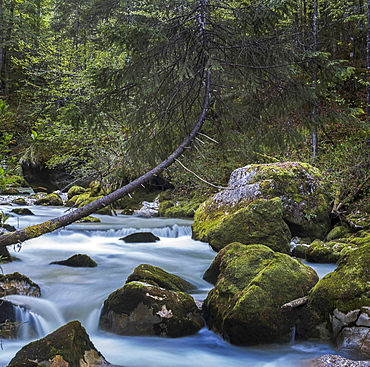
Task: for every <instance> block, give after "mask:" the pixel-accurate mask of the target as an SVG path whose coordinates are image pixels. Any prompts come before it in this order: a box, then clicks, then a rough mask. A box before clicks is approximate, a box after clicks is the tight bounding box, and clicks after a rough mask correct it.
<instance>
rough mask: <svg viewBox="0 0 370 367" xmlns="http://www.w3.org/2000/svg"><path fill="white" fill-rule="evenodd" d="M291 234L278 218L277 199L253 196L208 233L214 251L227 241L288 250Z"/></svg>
mask: <svg viewBox="0 0 370 367" xmlns="http://www.w3.org/2000/svg"><path fill="white" fill-rule="evenodd" d="M291 237H292V236H291V233H290V231H289V228H288V226H287V225H286V223H285V222H284V221H283V219H282V205H281V200H280V198H274V199H271V200H265V199H257V200H255V201H253V202H252V203H251V204H249V205H248V206H247V207H246V208H243V209H240V210H238V211H237V212H236V213H234V214H232V215H229V216H225V218H224V219H223V220H222V221H221V222H220V223H219V224H218V225H217V226H216V227H214V228H212V229H211V230H210V231H209V233H208V241H209V244H210V245H211V246H212V248H213V249H214V250H215V251H219V250H220V249H221V248H222V247H224V246H226V245H228V244H229V243H231V242H241V243H243V244H245V245H250V244H262V245H266V246H268V247H270V248H272V249H273V250H275V251H280V252H285V253H287V252H289V241H290V239H291Z"/></svg>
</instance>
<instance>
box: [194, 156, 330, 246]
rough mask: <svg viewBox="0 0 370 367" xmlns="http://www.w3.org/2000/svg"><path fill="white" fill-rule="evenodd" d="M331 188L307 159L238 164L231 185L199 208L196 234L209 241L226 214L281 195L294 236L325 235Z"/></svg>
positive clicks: (231, 177) (312, 237)
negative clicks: (210, 234)
mask: <svg viewBox="0 0 370 367" xmlns="http://www.w3.org/2000/svg"><path fill="white" fill-rule="evenodd" d="M327 191H328V190H327V187H326V186H325V184H324V181H323V178H322V176H321V174H320V172H319V171H318V170H317V169H316V168H314V167H312V166H310V165H309V164H306V163H301V162H285V163H272V164H252V165H248V166H245V167H242V168H238V169H236V170H235V171H233V172H232V174H231V176H230V180H229V185H228V188H227V189H226V190H223V191H221V192H219V193H217V194H215V195H214V196H213V197H211V198H210V199H208V200H207V201H206V202H204V203H203V204H202V205H201V206H200V207H199V208H198V210H197V211H196V213H195V216H194V225H193V237H194V238H195V239H199V240H202V241H205V242H209V233H210V232H211V230H212V229H213V228H215V227H216V226H218V225H219V224H220V223H221V222H222V221H223V220H224V218H225V217H226V216H228V215H231V214H233V213H235V212H237V211H238V210H240V209H242V208H245V207H247V206H248V205H250V204H251V203H252V202H253V201H255V200H256V199H273V198H276V197H279V198H280V199H281V202H282V210H283V215H282V217H283V220H284V221H285V222H286V223H287V224H288V226H289V229H290V231H291V233H292V235H293V236H299V237H309V238H311V240H314V239H316V238H319V239H323V238H324V237H325V235H326V234H327V233H328V232H329V231H330V229H331V223H330V218H329V215H330V212H331V208H330V202H329V198H328V195H327V194H326V193H327ZM262 225H263V223H260V226H262Z"/></svg>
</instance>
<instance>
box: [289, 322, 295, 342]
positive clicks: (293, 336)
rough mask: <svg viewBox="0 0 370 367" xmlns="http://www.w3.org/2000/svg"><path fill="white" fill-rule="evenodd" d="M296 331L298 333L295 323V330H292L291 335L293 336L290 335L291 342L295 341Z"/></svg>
mask: <svg viewBox="0 0 370 367" xmlns="http://www.w3.org/2000/svg"><path fill="white" fill-rule="evenodd" d="M296 333H297V324H294V326H293V330H292V335H291V337H290V342H291V343H294V341H295V336H296Z"/></svg>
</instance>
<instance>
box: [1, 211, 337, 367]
mask: <svg viewBox="0 0 370 367" xmlns="http://www.w3.org/2000/svg"><path fill="white" fill-rule="evenodd" d="M29 208H30V209H31V210H32V211H33V213H34V214H35V215H34V216H23V217H20V216H14V217H12V218H10V219H9V220H8V221H7V223H8V224H11V225H14V226H15V227H17V228H24V227H26V226H28V225H31V224H36V223H40V222H43V221H45V220H48V219H50V218H54V217H56V216H59V215H61V214H63V213H64V211H65V208H55V207H39V206H32V207H29ZM11 209H12V207H11V206H10V205H4V206H2V207H1V211H3V212H4V213H7V212H9V211H10V210H11ZM94 216H96V217H99V218H100V219H101V223H86V224H73V225H70V226H68V228H64V229H60V230H58V231H56V232H54V233H50V234H47V235H44V236H42V237H40V238H35V239H33V240H30V241H27V242H26V243H24V244H22V245H21V246H20V247H18V246H16V247H14V248H11V247H9V249H10V252H11V254H12V255H13V256H16V257H17V258H19V259H20V261H16V262H13V263H10V264H4V265H2V266H1V267H2V270H3V273H4V274H8V273H13V272H15V271H18V272H20V273H22V274H24V275H27V276H28V277H29V278H30V279H31V280H33V281H34V282H35V283H37V284H38V285H39V286H40V288H41V292H42V296H41V298H34V297H26V296H8V297H7V299H9V300H11V301H13V302H14V303H17V304H20V305H22V307H19V310H18V311H17V312H18V315H19V316H18V317H19V320H20V321H24V322H25V324H24V327H23V329H22V332H21V338H20V339H18V340H15V341H9V340H3V341H2V350H0V367H5V366H6V365H7V364H8V362H9V361H10V360H11V359H12V357H13V356H14V355H15V353H16V352H17V351H18V350H19V349H20V348H21V347H22V346H23V345H25V344H27V343H29V341H30V340H31V338H32V337H33V338H36V339H37V338H40V337H42V336H44V335H46V334H48V333H50V332H52V331H53V330H55V329H56V328H58V327H59V326H61V325H64V324H65V323H66V322H68V321H71V320H79V321H81V323H82V324H83V326H84V327H85V328H86V330H87V332H88V333H89V336H90V339H91V340H92V342H93V343H94V345H95V347H96V348H97V349H98V350H99V351H100V352H101V353H102V354H103V356H104V357H105V358H106V359H107V360H108V361H109V362H110V363H113V364H117V365H121V366H125V367H198V366H199V367H208V366H212V367H233V366H235V367H236V366H238V367H239V366H251V367H252V366H256V367H262V366H263V367H280V366H283V367H289V366H299V365H301V364H302V362H303V361H305V360H306V359H309V358H314V357H317V356H320V355H323V354H326V353H334V351H333V350H332V348H331V347H330V346H329V345H326V344H323V343H318V342H294V341H292V343H290V344H284V345H280V344H279V345H278V344H276V345H264V346H257V347H236V346H232V345H230V344H228V343H227V342H226V341H224V340H222V338H220V336H218V335H216V334H214V333H213V332H211V331H209V330H208V329H207V328H203V329H202V330H201V331H200V332H199V333H197V334H196V335H193V336H189V337H183V338H178V339H168V338H159V337H125V336H116V335H114V334H110V333H105V332H102V331H101V330H99V329H98V319H99V313H100V309H101V307H102V304H103V302H104V300H105V299H106V298H107V296H108V295H109V294H110V293H111V292H113V291H115V290H116V289H117V288H120V287H122V286H123V284H124V283H125V281H126V278H127V276H128V275H129V274H131V273H132V271H133V269H134V268H135V267H136V266H137V265H139V264H151V265H154V266H159V267H161V268H162V269H164V270H166V271H168V272H171V273H174V274H176V275H179V276H180V277H182V278H184V279H186V280H188V281H190V282H191V283H193V284H194V285H195V286H196V287H197V288H196V289H195V290H194V291H193V292H192V293H191V294H192V296H193V297H194V298H195V299H197V300H203V299H204V298H205V297H206V295H207V292H208V291H209V290H210V289H211V285H210V284H209V283H207V282H205V281H204V280H203V279H202V275H203V273H204V271H205V270H206V269H207V268H208V266H209V265H210V264H211V262H212V260H213V258H214V257H215V252H213V251H212V250H211V248H210V247H209V246H208V244H206V243H202V242H199V241H194V240H192V239H191V237H190V236H191V228H190V225H191V222H190V221H187V220H181V219H160V218H150V219H148V218H139V217H133V216H124V215H118V216H114V217H113V216H102V215H94ZM137 231H151V232H152V233H154V234H156V235H157V236H159V237H160V241H158V242H156V243H150V244H148V243H137V244H127V243H125V242H124V241H122V240H120V238H121V237H123V236H125V235H127V234H129V233H133V232H137ZM77 253H81V254H87V255H89V256H91V257H92V258H93V259H94V260H95V261H96V262H97V263H98V266H97V267H95V268H71V267H66V266H60V265H50V262H52V261H57V260H64V259H67V258H68V257H70V256H72V255H74V254H77ZM315 269H316V270H317V272H318V274H319V275H320V276H322V275H324V274H325V273H327V272H330V271H332V270H333V269H334V266H333V265H329V266H328V265H321V266H320V265H318V264H316V266H315ZM24 306H26V307H27V309H28V310H29V311H25V309H24ZM29 326H32V327H33V329H34V330H35V332H36V333H37V335H38V336H37V337H35V336H34V335H32V332H30V330H29Z"/></svg>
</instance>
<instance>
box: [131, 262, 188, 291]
mask: <svg viewBox="0 0 370 367" xmlns="http://www.w3.org/2000/svg"><path fill="white" fill-rule="evenodd" d="M134 281H140V282H143V283H147V284H151V285H155V286H158V287H161V288H165V289H168V290H172V291H179V292H187V291H190V290H191V289H194V288H195V287H194V286H193V285H192V284H191V283H189V282H188V281H186V280H185V279H182V278H180V277H178V276H177V275H174V274H171V273H168V272H167V271H165V270H163V269H161V268H158V267H157V266H153V265H148V264H141V265H139V266H137V267H136V268H135V269H134V271H133V273H132V274H131V275H129V277H128V278H127V281H126V283H129V282H134Z"/></svg>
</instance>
